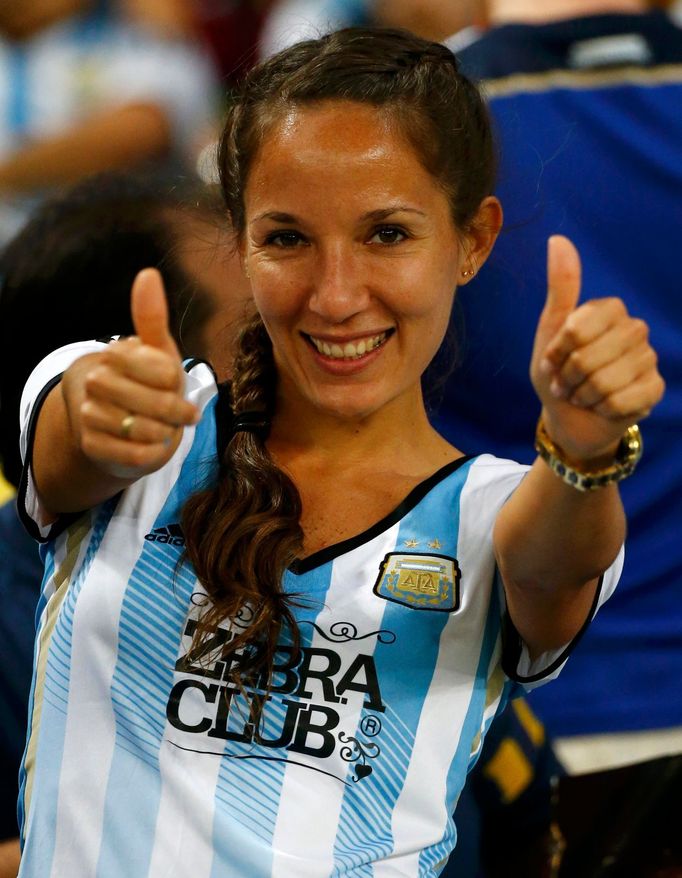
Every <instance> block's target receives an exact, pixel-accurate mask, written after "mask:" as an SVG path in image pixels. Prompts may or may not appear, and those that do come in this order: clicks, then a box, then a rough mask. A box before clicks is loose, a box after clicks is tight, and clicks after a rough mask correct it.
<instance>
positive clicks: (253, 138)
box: [183, 28, 494, 681]
mask: <svg viewBox="0 0 682 878" xmlns="http://www.w3.org/2000/svg"><path fill="white" fill-rule="evenodd" d="M326 100H347V101H355V102H359V103H363V104H370V105H372V106H375V107H377V108H378V109H381V111H382V112H385V113H387V114H390V115H391V116H392V118H393V119H394V120H395V121H396V122H397V123H398V126H399V129H400V130H401V131H402V132H403V134H404V135H405V136H406V137H407V139H408V141H409V142H410V143H411V144H412V146H413V147H414V149H415V151H416V153H417V155H418V156H419V158H420V160H421V161H422V163H423V165H424V167H425V168H426V170H427V171H428V172H429V173H430V174H431V175H432V177H433V178H434V179H435V180H436V181H438V183H439V184H440V185H441V186H442V188H443V190H444V192H445V193H446V195H447V196H448V199H449V202H450V205H451V211H452V217H453V221H454V223H455V225H456V227H457V228H458V229H460V230H466V229H467V227H468V226H469V225H470V224H471V222H472V220H473V218H474V217H475V215H476V212H477V210H478V207H479V205H480V203H481V201H482V200H483V199H484V198H485V197H486V196H487V195H489V194H490V193H491V191H492V187H493V182H494V159H493V143H492V137H491V132H490V124H489V119H488V114H487V111H486V108H485V105H484V103H483V100H482V98H481V96H480V94H479V92H478V90H477V89H476V88H475V86H473V85H472V84H471V83H470V82H469V81H468V80H467V79H466V78H465V77H463V76H462V75H461V74H460V73H459V71H458V69H457V62H456V59H455V57H454V55H453V54H452V53H451V52H450V50H449V49H447V48H446V47H445V46H443V45H441V44H439V43H432V42H429V41H427V40H423V39H420V38H418V37H416V36H414V35H412V34H410V33H407V32H404V31H398V30H391V29H382V28H348V29H345V30H341V31H337V32H335V33H332V34H329V35H327V36H324V37H322V38H321V39H318V40H309V41H306V42H302V43H298V44H296V45H294V46H292V47H291V48H288V49H285V50H284V51H283V52H280V53H279V54H277V55H274V56H273V57H271V58H270V59H268V60H266V61H265V62H263V63H262V64H260V65H259V66H257V67H256V68H254V69H253V70H252V71H251V72H250V73H249V74H248V75H247V77H246V79H245V81H244V83H243V86H242V88H241V90H240V93H239V94H238V95H237V96H236V98H235V99H234V103H233V104H232V106H231V109H230V111H229V114H228V118H227V122H226V124H225V128H224V131H223V135H222V138H221V141H220V146H219V151H218V164H219V168H220V174H221V186H222V190H223V195H224V198H225V202H226V205H227V210H228V212H229V214H230V218H231V221H232V225H233V228H234V230H235V232H236V234H237V236H238V237H241V236H243V234H244V230H245V221H246V219H245V204H244V191H245V188H246V183H247V180H248V176H249V171H250V168H251V165H252V163H253V161H254V157H255V156H256V154H257V152H258V149H259V147H260V144H261V143H262V142H263V140H264V139H265V138H266V137H267V135H268V130H269V129H270V127H271V126H272V125H273V124H274V123H275V122H276V121H277V120H278V119H280V118H281V116H282V114H284V113H285V112H287V111H289V110H290V109H291V108H292V107H295V106H298V105H310V104H311V103H315V102H318V101H326ZM276 383H277V375H276V371H275V367H274V362H273V356H272V348H271V345H270V341H269V338H268V336H267V333H266V331H265V328H264V326H263V324H262V322H261V321H260V319H259V318H258V317H256V318H254V319H253V320H252V322H251V323H250V324H249V325H248V326H247V327H246V329H245V331H244V332H243V333H242V336H241V339H240V342H239V347H238V351H237V356H236V362H235V367H234V372H233V383H232V404H233V411H234V413H235V416H239V414H241V413H243V412H253V411H256V412H260V413H262V414H263V416H264V417H265V418H267V419H270V418H271V417H272V415H273V413H274V401H275V392H276ZM300 510H301V501H300V497H299V494H298V491H297V489H296V486H295V485H294V484H293V482H292V481H291V480H290V479H289V478H288V476H287V475H286V474H285V473H283V472H282V471H281V470H280V469H278V468H277V466H276V465H275V464H274V462H273V460H272V459H271V457H270V455H269V453H268V450H267V448H266V445H265V441H264V437H263V436H259V435H256V434H255V433H249V432H242V431H239V432H237V433H235V434H234V436H233V438H232V440H231V441H230V442H229V444H228V446H227V448H226V450H225V454H224V458H223V460H222V462H221V473H220V478H219V479H218V481H217V483H216V484H215V485H214V486H212V487H211V488H210V489H208V490H206V491H204V492H203V493H200V494H198V495H195V496H194V497H192V498H191V499H190V500H189V501H188V503H187V504H186V506H185V510H184V515H183V527H184V530H185V538H186V543H187V555H188V557H189V559H190V560H191V561H192V563H193V564H194V567H195V570H196V572H197V575H198V577H199V579H200V580H201V581H202V582H203V584H204V587H205V588H206V590H207V592H208V594H209V596H210V598H211V601H212V606H211V607H210V609H209V610H208V611H207V613H206V614H205V615H204V617H203V618H202V620H201V622H200V625H199V627H198V629H197V632H198V641H197V642H200V641H201V638H202V637H206V636H207V635H208V633H209V632H210V630H211V628H212V627H214V626H215V625H216V624H218V623H219V622H220V621H221V620H223V619H227V618H235V617H236V616H237V614H238V613H239V612H240V611H243V609H244V607H245V606H248V610H249V616H250V617H251V614H253V615H252V617H251V622H250V626H249V628H248V630H247V631H246V632H243V633H242V634H240V635H239V636H238V637H237V638H236V639H234V640H233V641H232V648H236V647H237V646H239V645H245V644H246V643H247V639H248V642H250V643H253V644H257V645H258V646H257V648H254V649H253V650H252V651H251V652H250V658H249V657H247V659H246V660H245V661H242V662H240V665H239V666H240V676H241V679H242V680H244V681H245V680H246V679H247V678H249V679H253V676H252V675H253V674H255V672H256V671H257V670H259V669H261V668H262V667H263V666H265V667H267V666H268V665H270V664H271V663H272V658H273V655H274V651H275V649H276V646H277V641H278V637H279V634H280V631H281V629H282V627H283V626H286V627H288V628H289V629H290V630H291V632H292V635H293V636H294V638H296V637H297V632H296V626H295V623H294V618H293V614H292V610H291V605H292V596H287V595H284V594H283V592H282V588H281V582H282V577H283V575H284V573H285V571H286V569H287V567H288V566H289V565H290V564H291V562H292V561H293V560H294V559H295V558H296V556H297V555H298V554H300V551H301V548H302V543H303V535H302V532H301V527H300V522H299V518H300Z"/></svg>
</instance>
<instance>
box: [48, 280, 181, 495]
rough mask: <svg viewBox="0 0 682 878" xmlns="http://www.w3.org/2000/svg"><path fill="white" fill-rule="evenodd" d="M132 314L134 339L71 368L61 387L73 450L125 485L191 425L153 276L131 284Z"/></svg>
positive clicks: (159, 462) (157, 462)
mask: <svg viewBox="0 0 682 878" xmlns="http://www.w3.org/2000/svg"><path fill="white" fill-rule="evenodd" d="M131 311H132V319H133V326H134V327H135V333H136V334H135V335H134V336H132V337H130V338H125V339H121V340H120V341H116V342H112V343H111V344H109V345H108V346H107V348H106V349H105V350H104V351H101V352H98V353H96V354H92V355H89V356H86V357H83V358H82V359H81V360H77V361H76V362H75V363H74V364H73V365H72V366H71V367H70V368H69V369H68V370H67V371H66V372H65V374H64V377H63V379H62V384H61V387H62V394H63V398H64V402H65V404H66V411H67V415H68V420H69V423H70V426H71V430H72V435H73V438H74V439H75V440H76V443H77V445H78V448H79V450H80V451H81V452H82V453H83V455H85V457H86V458H87V459H88V460H89V461H90V462H92V463H93V464H95V466H96V467H97V468H98V469H100V470H101V471H102V472H103V473H106V474H108V475H110V476H113V477H115V478H118V479H125V480H134V479H137V478H140V477H141V476H143V475H147V474H148V473H151V472H154V471H155V470H157V469H159V468H160V467H162V466H163V465H164V464H165V463H167V462H168V461H169V460H170V458H171V457H172V456H173V454H174V452H175V450H176V449H177V447H178V445H179V443H180V440H181V438H182V433H183V428H184V427H186V426H189V425H191V424H194V423H196V421H197V420H198V411H197V409H196V407H195V406H194V405H192V404H191V403H189V402H187V400H186V399H185V398H184V387H185V373H184V370H183V368H182V360H181V357H180V353H179V352H178V349H177V346H176V344H175V341H174V339H173V337H172V336H171V334H170V331H169V329H168V307H167V304H166V296H165V293H164V289H163V282H162V280H161V275H160V274H159V272H158V271H156V269H145V270H144V271H141V272H140V273H139V274H138V276H137V278H136V279H135V283H134V284H133V289H132V295H131Z"/></svg>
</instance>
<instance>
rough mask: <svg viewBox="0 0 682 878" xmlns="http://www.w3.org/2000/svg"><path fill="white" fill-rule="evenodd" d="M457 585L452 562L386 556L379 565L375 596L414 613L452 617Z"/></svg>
mask: <svg viewBox="0 0 682 878" xmlns="http://www.w3.org/2000/svg"><path fill="white" fill-rule="evenodd" d="M459 581H460V570H459V565H458V563H457V560H456V559H455V558H449V557H447V556H446V555H413V554H400V553H397V552H389V553H388V555H386V557H385V558H384V560H383V561H382V563H381V569H380V571H379V578H378V579H377V581H376V584H375V586H374V594H376V595H378V596H379V597H380V598H385V599H386V600H387V601H395V602H396V603H398V604H404V605H405V606H406V607H412V608H413V609H415V610H439V611H440V612H443V613H452V612H454V611H455V610H458V609H459Z"/></svg>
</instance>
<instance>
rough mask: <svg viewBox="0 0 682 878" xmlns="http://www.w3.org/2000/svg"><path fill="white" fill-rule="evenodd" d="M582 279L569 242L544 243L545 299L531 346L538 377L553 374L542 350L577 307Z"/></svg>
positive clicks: (555, 238) (555, 239)
mask: <svg viewBox="0 0 682 878" xmlns="http://www.w3.org/2000/svg"><path fill="white" fill-rule="evenodd" d="M581 278H582V269H581V265H580V256H579V255H578V251H577V250H576V248H575V247H574V245H573V244H572V243H571V241H569V240H568V238H564V237H563V236H562V235H553V236H552V237H551V238H550V239H549V241H548V242H547V298H546V299H545V304H544V307H543V310H542V314H541V315H540V320H539V322H538V326H537V329H536V331H535V340H534V344H533V358H532V359H533V363H537V364H538V366H539V371H540V374H545V375H548V374H550V373H551V371H552V363H551V362H550V361H549V360H547V359H546V357H545V349H546V348H547V345H548V344H549V343H550V342H551V341H552V339H553V338H554V337H555V336H556V334H557V333H558V332H559V330H560V329H561V328H562V326H563V325H564V323H565V322H566V320H567V318H568V316H569V315H570V314H571V313H572V312H573V311H574V310H575V308H576V307H577V304H578V300H579V298H580V286H581V282H582V281H581Z"/></svg>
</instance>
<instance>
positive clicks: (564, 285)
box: [545, 235, 582, 323]
mask: <svg viewBox="0 0 682 878" xmlns="http://www.w3.org/2000/svg"><path fill="white" fill-rule="evenodd" d="M581 283H582V266H581V264H580V254H579V253H578V251H577V249H576V247H575V245H574V244H573V243H572V241H569V239H568V238H565V237H564V236H563V235H553V236H552V237H551V238H550V239H549V241H548V242H547V299H546V301H545V312H546V316H547V317H550V318H553V317H556V319H557V321H559V322H560V323H563V321H564V320H565V319H566V318H567V317H568V315H569V314H570V313H571V311H574V310H575V308H576V306H577V304H578V299H579V298H580V287H581ZM552 322H553V321H552Z"/></svg>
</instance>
